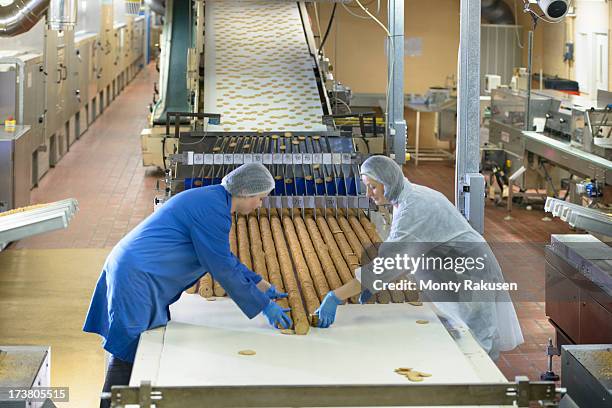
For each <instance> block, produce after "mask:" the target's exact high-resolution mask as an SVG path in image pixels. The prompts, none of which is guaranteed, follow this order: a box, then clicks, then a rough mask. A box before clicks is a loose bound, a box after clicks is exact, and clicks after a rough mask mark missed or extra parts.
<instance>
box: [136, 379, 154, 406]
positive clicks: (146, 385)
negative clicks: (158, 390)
mask: <svg viewBox="0 0 612 408" xmlns="http://www.w3.org/2000/svg"><path fill="white" fill-rule="evenodd" d="M151 390H152V387H151V381H142V382H141V383H140V392H139V394H138V404H139V405H140V408H150V407H151Z"/></svg>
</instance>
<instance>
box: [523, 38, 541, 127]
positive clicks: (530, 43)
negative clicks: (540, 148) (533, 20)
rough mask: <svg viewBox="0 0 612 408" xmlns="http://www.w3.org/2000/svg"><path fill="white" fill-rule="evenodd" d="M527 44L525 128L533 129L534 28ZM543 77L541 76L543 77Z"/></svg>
mask: <svg viewBox="0 0 612 408" xmlns="http://www.w3.org/2000/svg"><path fill="white" fill-rule="evenodd" d="M528 38H529V40H528V44H527V47H528V48H527V50H528V52H527V107H526V108H525V130H531V126H532V125H531V120H530V119H529V116H530V115H531V75H532V73H531V71H532V70H533V30H529V37H528ZM541 78H542V77H540V79H541Z"/></svg>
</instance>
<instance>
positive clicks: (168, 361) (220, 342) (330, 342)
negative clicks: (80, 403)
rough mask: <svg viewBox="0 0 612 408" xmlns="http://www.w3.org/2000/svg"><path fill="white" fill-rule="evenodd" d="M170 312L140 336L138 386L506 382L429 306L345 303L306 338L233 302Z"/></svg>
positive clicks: (186, 300)
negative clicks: (411, 377)
mask: <svg viewBox="0 0 612 408" xmlns="http://www.w3.org/2000/svg"><path fill="white" fill-rule="evenodd" d="M171 314H172V320H171V321H170V322H169V323H168V325H167V326H166V327H162V328H157V329H153V330H149V331H147V332H145V333H143V334H142V335H141V338H140V343H139V346H138V351H137V354H136V360H135V363H134V369H133V371H132V377H131V381H130V386H138V385H140V383H141V381H151V383H152V385H153V386H159V387H163V386H206V385H218V386H221V385H222V386H241V385H321V384H412V383H410V382H408V380H407V379H406V378H404V377H403V376H400V375H398V374H396V373H395V372H394V369H396V368H398V367H411V368H413V369H415V370H419V371H423V372H426V373H430V374H432V376H431V377H429V378H426V379H425V381H424V382H423V383H429V384H435V383H446V384H448V383H495V382H499V383H503V382H506V379H505V377H504V376H503V374H502V373H501V372H500V371H499V369H498V368H497V367H496V366H495V364H494V363H493V361H492V360H491V359H490V358H489V357H488V355H487V354H486V353H485V352H484V350H482V348H481V347H480V346H479V345H478V344H477V343H476V341H475V340H474V338H473V337H472V336H471V334H470V333H469V331H467V330H465V329H459V330H458V331H456V332H454V333H453V336H451V334H449V332H448V331H447V330H446V328H445V327H444V326H443V324H442V322H441V321H440V319H438V317H437V316H436V314H435V313H434V311H433V310H432V309H431V307H430V306H429V305H428V304H427V303H425V304H424V305H423V306H412V305H409V304H387V305H343V306H340V307H339V308H338V312H337V318H336V322H335V324H334V325H333V326H332V327H331V328H329V329H318V328H311V330H310V332H309V333H308V335H306V336H297V335H283V334H281V333H280V332H279V331H278V330H274V329H272V328H271V327H269V326H268V323H267V321H266V320H265V318H264V317H262V316H257V317H256V318H254V319H253V320H248V319H247V318H246V317H245V316H244V315H243V314H242V312H241V311H240V310H239V309H238V307H237V306H236V305H235V304H234V303H233V302H232V301H231V300H230V299H228V298H221V299H217V300H216V301H207V300H205V299H204V298H201V297H199V296H198V295H188V294H184V295H183V296H182V297H181V299H180V300H179V301H178V302H177V303H175V304H174V305H172V307H171ZM418 319H425V320H428V321H429V324H424V325H423V324H417V323H416V320H418ZM244 349H252V350H255V351H256V353H257V354H256V355H254V356H243V355H239V354H238V351H240V350H244Z"/></svg>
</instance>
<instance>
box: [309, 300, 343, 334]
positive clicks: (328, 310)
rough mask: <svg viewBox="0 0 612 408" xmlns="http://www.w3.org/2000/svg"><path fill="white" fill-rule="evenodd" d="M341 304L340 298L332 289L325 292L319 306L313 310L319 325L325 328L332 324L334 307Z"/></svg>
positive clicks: (334, 315)
mask: <svg viewBox="0 0 612 408" xmlns="http://www.w3.org/2000/svg"><path fill="white" fill-rule="evenodd" d="M341 304H342V300H340V299H339V298H338V296H336V294H335V293H334V292H333V291H329V292H327V295H325V297H324V298H323V302H321V306H319V308H318V309H317V310H315V314H316V315H317V316H319V327H322V328H327V327H329V326H331V325H332V323H333V322H334V320H336V308H337V307H338V305H341Z"/></svg>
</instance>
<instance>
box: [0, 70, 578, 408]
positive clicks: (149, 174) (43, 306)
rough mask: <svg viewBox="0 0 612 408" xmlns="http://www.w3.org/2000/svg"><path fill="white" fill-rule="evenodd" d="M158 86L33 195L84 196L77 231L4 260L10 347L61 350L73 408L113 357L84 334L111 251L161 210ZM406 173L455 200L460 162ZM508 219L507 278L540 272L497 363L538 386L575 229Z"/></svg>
mask: <svg viewBox="0 0 612 408" xmlns="http://www.w3.org/2000/svg"><path fill="white" fill-rule="evenodd" d="M156 79H157V73H156V72H155V69H154V67H153V66H149V67H146V68H145V69H144V70H143V71H142V72H141V73H140V74H139V75H138V76H137V77H136V78H135V79H134V80H133V81H132V82H131V83H130V84H129V85H128V86H127V88H126V89H125V90H124V91H123V93H121V94H120V95H119V96H118V97H117V99H116V100H115V101H114V102H113V103H111V105H110V106H109V107H108V108H107V109H106V111H105V112H104V113H103V115H102V116H101V117H99V118H98V119H97V120H96V121H95V122H94V123H93V124H92V125H91V127H90V128H89V130H88V131H87V133H85V135H84V136H83V137H82V138H81V139H80V140H79V141H78V142H76V143H75V144H74V145H73V146H72V147H71V148H70V151H69V152H68V153H67V154H66V156H65V157H64V158H62V160H61V161H60V162H59V163H58V164H57V166H56V167H55V168H54V169H52V170H50V171H49V173H48V174H47V175H46V176H45V177H44V178H43V180H42V181H41V183H40V184H39V187H38V188H36V189H34V190H33V191H32V202H33V203H43V202H49V201H54V200H59V199H63V198H67V197H73V198H76V199H77V200H78V201H79V205H80V211H79V213H78V214H77V216H76V217H75V219H74V220H73V221H72V223H71V225H70V227H69V228H68V229H67V230H64V231H58V232H53V233H49V234H46V235H41V236H37V237H32V238H29V239H25V240H22V241H20V242H17V243H14V244H12V245H11V246H10V247H9V248H8V249H7V250H5V251H3V252H0V271H1V273H0V327H1V330H0V345H2V344H40V345H50V346H51V349H52V363H51V367H52V369H51V379H52V384H53V385H54V386H68V387H70V403H65V404H61V405H60V406H61V407H75V408H76V407H78V408H81V407H94V406H97V398H98V393H99V391H100V388H101V386H102V382H103V376H104V353H103V351H102V348H101V347H100V340H99V338H98V337H97V336H95V335H92V334H85V333H83V332H82V331H81V326H82V323H83V319H84V317H85V314H86V312H87V307H88V305H89V299H90V295H91V293H92V290H93V288H94V285H95V283H96V280H97V278H98V275H99V272H100V269H101V266H102V264H103V262H104V259H105V257H106V255H107V254H108V252H109V250H110V248H111V247H112V246H113V245H114V244H115V243H116V242H117V241H118V240H119V239H120V238H121V237H122V236H123V235H124V234H125V233H127V232H128V231H129V230H130V229H132V228H133V227H134V226H135V225H137V224H138V223H139V222H140V221H141V220H142V219H144V218H145V217H146V216H147V215H148V214H149V213H150V212H151V211H152V202H153V197H154V195H155V191H154V188H155V181H156V180H157V179H158V178H159V177H160V174H159V173H158V172H157V171H155V170H153V169H146V168H143V167H142V165H141V156H140V137H139V134H140V130H141V129H142V128H143V127H144V126H145V124H146V112H147V109H146V108H147V104H148V103H149V102H150V99H151V91H152V89H153V82H154V81H156ZM405 173H406V175H407V176H408V177H409V179H410V180H411V181H413V182H416V183H419V184H424V185H427V186H430V187H432V188H435V189H437V190H439V191H441V192H442V193H444V194H445V195H446V196H447V197H449V198H450V199H451V200H452V197H453V195H454V193H453V179H454V167H452V165H451V164H450V163H439V162H438V163H423V162H422V163H421V164H420V165H419V166H418V167H416V166H414V165H412V164H409V165H407V166H406V168H405ZM506 215H507V212H506V210H505V208H500V207H495V206H494V205H493V204H492V203H491V202H487V204H486V218H485V220H486V226H485V237H486V238H487V240H488V241H490V242H497V243H500V244H502V250H501V251H500V253H498V252H496V255H497V256H498V260H499V261H500V264H501V265H502V268H503V270H504V273H507V272H509V273H510V272H512V271H516V270H522V271H529V273H532V274H533V276H534V277H535V278H533V279H532V280H533V281H534V282H531V283H532V285H533V292H534V296H533V298H532V299H521V301H519V302H516V304H515V306H516V310H517V313H518V316H519V319H520V322H521V327H522V329H523V334H524V337H525V343H524V344H522V345H521V346H519V347H518V348H517V349H515V350H513V351H510V352H506V353H503V354H502V356H501V357H500V359H499V361H498V362H497V364H498V366H499V368H500V369H501V371H502V372H503V373H504V374H505V375H506V377H508V379H511V380H513V379H514V377H515V376H516V375H527V376H528V377H529V378H530V379H532V380H537V379H539V374H540V372H542V371H544V369H545V366H546V358H545V354H544V351H545V346H546V342H547V340H548V338H549V337H554V329H553V328H552V326H551V325H550V324H549V323H548V320H547V319H546V316H545V313H544V303H543V301H542V299H541V293H542V292H541V289H542V288H543V270H544V260H543V253H542V244H545V243H547V242H549V241H550V234H555V233H570V232H571V231H570V230H569V229H568V227H567V226H566V224H564V223H563V222H560V221H558V220H552V221H544V220H542V218H543V217H544V213H543V212H542V211H540V210H533V211H526V210H524V209H520V208H515V209H514V210H513V213H512V215H513V219H512V220H510V221H507V220H505V219H504V217H505V216H506ZM504 248H505V250H503V249H504ZM523 278H525V277H523ZM528 278H529V277H528ZM523 300H529V301H523ZM432 352H435V351H432ZM555 370H556V371H557V372H559V364H558V360H557V362H556V365H555Z"/></svg>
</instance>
